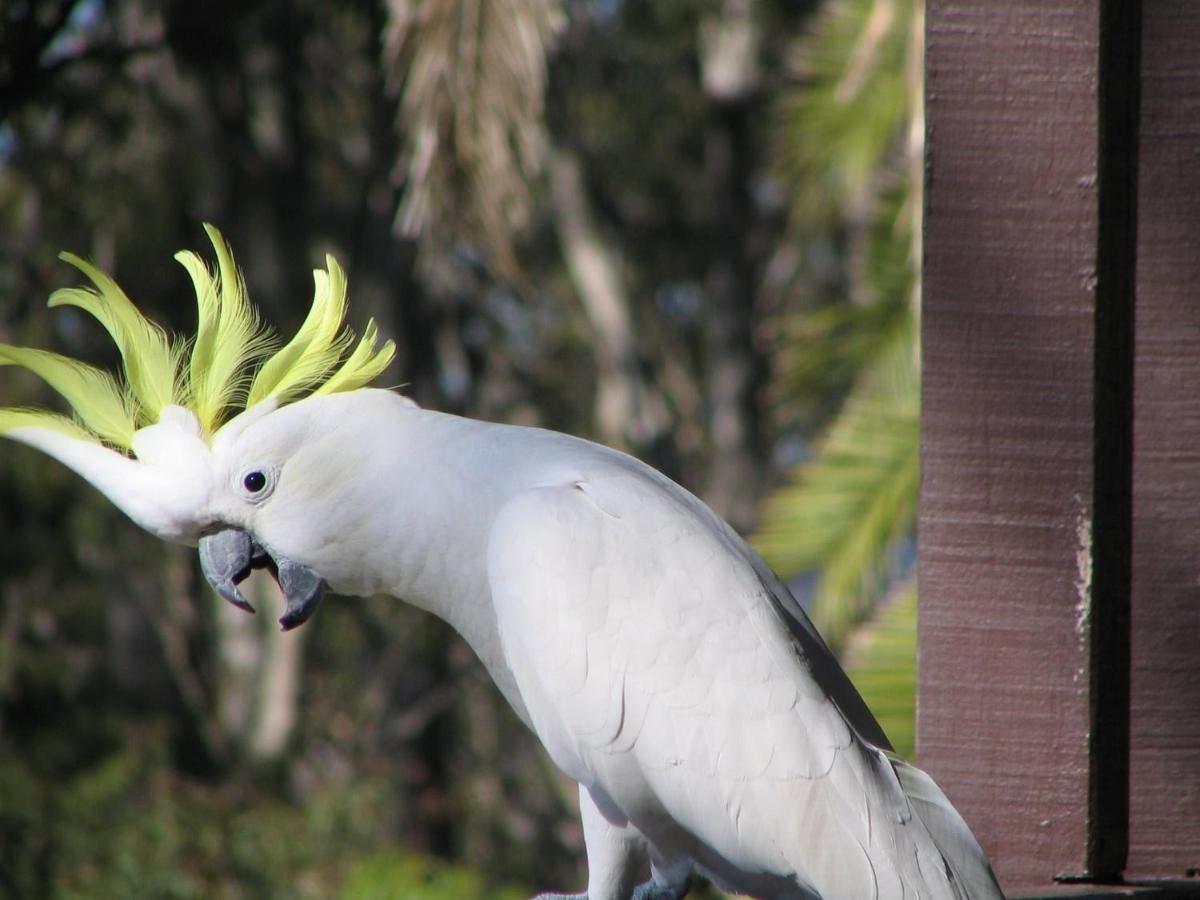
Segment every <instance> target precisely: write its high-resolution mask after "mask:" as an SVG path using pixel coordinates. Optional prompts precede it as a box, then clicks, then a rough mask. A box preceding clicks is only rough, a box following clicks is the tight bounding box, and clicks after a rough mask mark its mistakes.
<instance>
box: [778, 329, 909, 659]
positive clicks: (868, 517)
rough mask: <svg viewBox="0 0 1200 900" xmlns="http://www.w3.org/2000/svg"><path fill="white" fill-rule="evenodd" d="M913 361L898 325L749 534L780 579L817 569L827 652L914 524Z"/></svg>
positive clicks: (872, 592)
mask: <svg viewBox="0 0 1200 900" xmlns="http://www.w3.org/2000/svg"><path fill="white" fill-rule="evenodd" d="M910 325H911V320H910ZM916 366H917V364H916V359H915V357H914V352H913V338H912V332H911V330H910V329H909V330H906V329H899V330H897V331H896V332H895V335H894V337H893V339H892V341H891V345H890V346H889V347H888V348H887V351H886V354H885V355H884V357H883V358H882V359H880V360H879V362H878V364H877V367H876V368H875V369H873V370H872V371H869V372H867V373H866V374H865V375H864V376H863V377H862V378H861V379H860V381H859V384H858V385H857V386H856V387H855V389H854V390H853V391H852V393H851V395H850V397H849V399H848V400H847V402H846V404H845V406H844V408H843V409H842V411H841V413H840V414H839V415H838V417H837V418H836V419H835V420H834V422H833V424H832V425H831V426H830V429H829V431H828V433H827V434H826V435H825V438H824V440H823V442H822V443H821V445H820V447H819V449H818V452H817V454H816V456H815V457H814V458H813V459H812V460H811V461H809V462H807V463H804V464H802V465H801V466H799V467H798V469H797V471H796V473H795V475H794V476H793V479H792V481H791V483H790V484H788V485H785V486H784V487H783V488H781V489H780V490H779V491H777V492H776V493H775V494H774V495H772V496H771V497H769V498H768V500H767V503H766V506H765V509H764V515H763V521H762V523H761V525H760V527H759V530H758V532H757V534H756V536H755V538H754V543H755V545H756V546H757V547H758V549H759V551H760V552H761V553H762V554H763V557H764V558H765V559H766V560H767V562H768V563H769V564H770V565H771V566H772V567H773V568H774V569H775V570H776V571H777V572H779V573H780V574H781V575H783V576H784V577H790V576H792V575H795V574H798V573H800V572H805V571H814V570H819V571H820V576H819V580H818V582H817V587H816V590H815V594H814V596H813V600H812V606H811V610H812V616H813V621H814V622H815V623H816V625H817V627H818V628H819V629H820V630H821V632H822V633H823V634H824V635H825V639H826V640H827V641H829V643H830V644H831V645H832V646H834V647H835V648H836V647H837V646H839V645H840V644H841V643H842V642H843V641H844V640H845V638H846V635H847V634H848V633H849V631H850V629H851V628H852V627H853V626H854V625H855V624H856V623H857V622H858V621H860V620H861V619H862V618H863V617H865V616H866V614H867V613H868V612H869V610H870V609H871V607H872V605H873V604H874V602H875V600H876V598H877V596H878V592H879V589H880V587H881V585H882V576H883V574H884V572H885V570H886V566H887V561H888V559H889V557H890V555H891V552H892V550H893V548H894V547H895V546H896V545H897V543H898V542H899V541H900V540H901V539H902V538H904V537H905V536H907V535H908V534H909V533H910V532H911V530H912V527H913V523H914V522H915V520H916V500H917V485H918V479H919V473H920V455H919V449H920V427H919V426H920V421H919V413H920V410H919V407H920V401H919V384H918V380H917V372H916Z"/></svg>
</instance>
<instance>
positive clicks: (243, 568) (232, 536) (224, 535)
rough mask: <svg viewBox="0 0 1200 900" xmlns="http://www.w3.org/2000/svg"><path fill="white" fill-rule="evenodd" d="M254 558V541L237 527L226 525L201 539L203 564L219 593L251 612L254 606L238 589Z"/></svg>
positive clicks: (207, 575) (205, 572) (214, 588)
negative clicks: (223, 528) (225, 527)
mask: <svg viewBox="0 0 1200 900" xmlns="http://www.w3.org/2000/svg"><path fill="white" fill-rule="evenodd" d="M253 558H254V542H253V541H251V539H250V535H248V534H247V533H246V532H244V531H239V530H238V529H236V528H227V529H225V530H224V531H219V532H217V533H216V534H210V535H208V536H207V537H202V538H201V539H200V568H201V569H202V570H203V572H204V577H205V578H206V579H208V583H209V584H211V585H212V586H213V590H215V591H216V592H217V593H218V594H220V595H221V596H222V597H224V598H225V599H226V600H228V601H229V602H230V603H232V604H233V605H234V606H236V607H237V608H238V609H244V610H245V611H246V612H248V613H252V612H254V607H253V606H251V605H250V603H249V602H248V601H247V600H246V598H245V597H243V596H242V592H241V591H239V590H238V589H237V586H238V583H239V582H240V581H242V580H243V579H245V577H246V576H247V575H249V574H250V567H251V562H252V560H253Z"/></svg>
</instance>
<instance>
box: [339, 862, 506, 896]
mask: <svg viewBox="0 0 1200 900" xmlns="http://www.w3.org/2000/svg"><path fill="white" fill-rule="evenodd" d="M528 895H529V892H528V891H520V890H517V889H516V888H507V889H506V888H494V887H489V886H488V885H487V884H486V883H485V882H484V880H483V878H482V877H481V876H480V875H479V874H477V873H476V872H472V871H469V870H467V869H463V868H460V867H458V866H451V865H447V864H446V863H442V862H439V861H437V860H435V859H432V858H430V857H425V856H412V855H410V854H404V853H398V852H395V851H392V852H384V853H376V854H373V855H371V856H369V857H367V858H366V859H364V860H362V861H361V862H359V863H358V865H356V866H355V867H354V869H353V871H351V873H350V875H349V876H348V877H347V879H346V883H345V885H344V886H343V887H342V891H341V893H340V894H339V896H340V897H341V900H392V898H394V897H403V898H405V900H525V898H526V897H528Z"/></svg>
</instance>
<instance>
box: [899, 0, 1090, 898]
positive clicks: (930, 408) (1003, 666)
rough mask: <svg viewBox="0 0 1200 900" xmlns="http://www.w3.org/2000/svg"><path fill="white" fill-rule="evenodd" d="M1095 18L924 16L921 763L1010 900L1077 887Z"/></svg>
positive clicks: (1067, 13)
mask: <svg viewBox="0 0 1200 900" xmlns="http://www.w3.org/2000/svg"><path fill="white" fill-rule="evenodd" d="M1098 9H1099V5H1098V3H1072V4H1064V3H1060V2H1057V0H1040V2H1035V0H1022V2H1015V3H989V4H981V3H972V2H960V0H931V2H930V4H929V14H928V34H927V46H928V50H927V98H928V100H927V103H928V106H927V117H928V119H927V122H928V144H927V153H928V161H927V165H928V169H927V193H926V226H925V227H926V236H925V247H926V259H925V300H924V311H923V326H922V328H923V342H924V349H923V354H924V360H923V363H924V374H923V390H924V400H923V403H924V413H923V421H922V441H923V454H922V466H923V476H922V492H921V515H920V523H919V529H920V530H919V547H920V551H919V552H920V590H921V621H920V671H919V698H920V700H919V704H920V705H919V718H918V758H919V761H920V763H921V764H922V765H923V766H925V767H926V768H927V769H928V770H929V771H930V772H931V774H933V776H934V777H935V778H936V779H937V780H938V781H939V783H940V784H941V785H942V786H943V787H944V789H945V790H946V792H947V793H948V794H949V796H950V797H951V799H952V800H953V801H954V802H955V803H956V805H957V806H958V808H959V809H960V810H961V811H962V813H963V814H964V816H965V817H966V818H967V820H968V822H970V823H971V825H972V827H973V828H974V829H975V830H976V833H977V835H978V836H979V838H980V840H981V842H982V843H983V845H984V848H985V850H986V851H987V852H988V853H989V855H990V856H991V857H992V859H993V861H994V863H995V864H996V866H997V870H998V875H999V877H1000V879H1001V883H1002V884H1003V885H1004V886H1005V887H1006V889H1007V890H1010V891H1015V890H1027V889H1034V888H1039V887H1045V886H1047V885H1050V884H1052V883H1053V879H1054V877H1055V876H1056V875H1059V874H1064V873H1065V874H1068V875H1078V874H1080V873H1082V872H1084V871H1085V869H1086V868H1087V865H1088V837H1089V834H1088V815H1089V786H1090V771H1091V769H1090V765H1091V757H1090V744H1089V729H1090V724H1091V720H1090V689H1091V677H1090V676H1091V660H1090V655H1089V650H1090V644H1089V637H1090V612H1091V573H1092V566H1091V562H1092V533H1093V525H1094V521H1093V520H1094V517H1095V509H1094V472H1095V459H1094V450H1095V444H1094V433H1093V413H1094V393H1093V386H1094V358H1093V348H1094V342H1095V337H1096V335H1095V324H1096V319H1095V308H1094V287H1095V284H1096V273H1097V246H1098V208H1099V200H1098V196H1099V195H1098V186H1097V184H1098V179H1097V172H1098V158H1097V156H1098V146H1099V123H1098V109H1099V103H1098V97H1097V90H1098V71H1097V68H1098V57H1099V37H1098V34H1099V12H1098Z"/></svg>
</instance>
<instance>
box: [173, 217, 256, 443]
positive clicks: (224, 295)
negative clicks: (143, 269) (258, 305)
mask: <svg viewBox="0 0 1200 900" xmlns="http://www.w3.org/2000/svg"><path fill="white" fill-rule="evenodd" d="M204 230H205V231H206V232H208V237H209V240H210V241H212V245H213V249H214V250H215V251H216V253H217V271H218V273H219V274H218V275H217V276H216V277H214V276H213V274H212V273H210V272H209V270H208V267H207V266H205V264H204V262H203V260H201V259H200V257H199V256H197V255H196V254H195V253H193V252H191V251H190V250H181V251H180V252H179V253H176V254H175V259H177V260H178V261H179V262H180V264H182V265H183V267H184V268H185V269H187V272H188V275H190V276H191V279H192V284H193V286H194V287H195V289H196V306H197V311H198V323H197V326H196V340H195V343H193V345H192V355H191V361H190V365H189V369H188V400H189V405H190V407H191V408H192V410H193V411H194V412H195V413H196V417H197V418H199V420H200V425H201V427H202V428H203V429H204V430H205V431H206V432H208V433H210V434H211V433H212V432H214V431H216V429H217V427H218V425H219V423H220V419H221V416H222V415H223V414H224V412H225V410H226V409H228V408H229V407H231V406H236V405H238V404H240V403H244V402H245V391H246V388H247V386H248V384H249V372H248V366H249V365H250V364H251V363H252V362H253V361H254V360H255V359H257V358H258V357H260V356H262V355H263V354H264V353H266V352H267V351H268V350H269V349H270V347H271V343H272V341H271V337H270V335H269V334H267V332H266V330H265V329H264V327H263V325H262V324H261V323H260V322H259V319H258V315H257V314H256V313H255V311H254V308H253V307H252V306H250V302H249V300H248V299H247V298H246V284H245V282H244V281H243V280H242V276H241V273H240V272H239V271H238V268H237V266H236V264H235V263H234V261H233V254H232V253H230V251H229V246H228V245H227V244H226V243H225V239H224V238H223V237H221V233H220V232H219V231H217V229H215V228H213V227H212V226H211V225H208V224H206V225H205V226H204Z"/></svg>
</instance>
